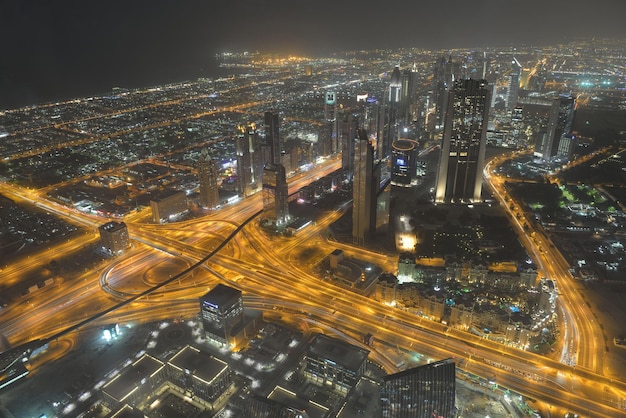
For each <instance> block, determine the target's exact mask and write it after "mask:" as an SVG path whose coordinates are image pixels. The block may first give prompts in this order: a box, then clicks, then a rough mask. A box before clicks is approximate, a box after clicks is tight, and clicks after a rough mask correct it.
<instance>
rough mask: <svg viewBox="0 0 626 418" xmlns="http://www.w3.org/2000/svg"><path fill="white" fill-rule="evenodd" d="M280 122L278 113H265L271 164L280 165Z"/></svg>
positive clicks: (266, 140) (266, 135)
mask: <svg viewBox="0 0 626 418" xmlns="http://www.w3.org/2000/svg"><path fill="white" fill-rule="evenodd" d="M279 127H280V121H279V118H278V113H277V112H274V111H269V112H265V142H266V143H267V145H269V146H270V161H265V164H267V163H268V162H269V163H271V164H280V134H279Z"/></svg>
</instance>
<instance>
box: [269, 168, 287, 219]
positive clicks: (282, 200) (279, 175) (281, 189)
mask: <svg viewBox="0 0 626 418" xmlns="http://www.w3.org/2000/svg"><path fill="white" fill-rule="evenodd" d="M288 198H289V186H288V184H287V175H286V173H285V167H284V166H283V165H282V164H268V165H266V166H265V168H264V169H263V209H264V210H267V211H271V210H274V211H275V212H274V213H275V218H274V220H275V223H276V225H284V224H286V223H287V222H288V221H289V200H288Z"/></svg>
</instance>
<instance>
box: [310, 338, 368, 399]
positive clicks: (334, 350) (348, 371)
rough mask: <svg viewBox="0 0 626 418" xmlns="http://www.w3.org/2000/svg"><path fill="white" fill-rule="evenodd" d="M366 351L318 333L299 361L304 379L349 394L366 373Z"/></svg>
mask: <svg viewBox="0 0 626 418" xmlns="http://www.w3.org/2000/svg"><path fill="white" fill-rule="evenodd" d="M368 354H369V351H368V350H365V349H362V348H360V347H357V346H355V345H352V344H348V343H346V342H344V341H342V340H339V339H336V338H332V337H329V336H326V335H324V334H318V335H316V336H315V338H314V339H313V341H312V342H311V345H310V346H309V347H308V348H307V350H306V353H305V355H304V357H303V359H302V361H301V362H300V370H301V373H302V375H303V377H305V378H306V379H307V380H309V381H311V382H312V383H313V384H315V385H317V386H322V387H324V388H329V389H332V390H333V391H335V392H338V393H340V394H342V395H344V396H345V395H346V394H347V393H349V392H350V391H351V390H352V389H353V388H354V386H356V384H357V382H358V381H359V379H360V378H361V377H362V376H363V375H364V374H365V372H366V370H367V356H368Z"/></svg>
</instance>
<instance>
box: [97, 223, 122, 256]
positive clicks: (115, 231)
mask: <svg viewBox="0 0 626 418" xmlns="http://www.w3.org/2000/svg"><path fill="white" fill-rule="evenodd" d="M98 231H100V243H101V244H102V247H103V248H104V249H105V250H106V251H108V252H109V253H111V254H120V253H122V252H123V251H124V250H126V249H127V248H128V247H129V246H130V240H129V238H128V227H127V226H126V224H125V223H124V222H119V223H118V222H107V223H105V224H104V225H100V227H98Z"/></svg>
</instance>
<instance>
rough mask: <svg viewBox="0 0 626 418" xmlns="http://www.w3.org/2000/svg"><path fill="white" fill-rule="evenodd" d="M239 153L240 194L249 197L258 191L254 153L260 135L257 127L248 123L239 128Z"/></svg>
mask: <svg viewBox="0 0 626 418" xmlns="http://www.w3.org/2000/svg"><path fill="white" fill-rule="evenodd" d="M237 129H238V135H237V139H236V141H237V143H236V144H235V145H236V152H237V175H238V176H239V192H240V193H241V194H242V195H243V196H249V195H251V194H253V193H254V192H256V191H257V187H258V184H257V178H256V177H257V174H259V173H256V172H255V167H254V161H255V156H254V152H255V150H256V148H257V142H258V134H257V131H256V125H255V124H254V123H248V124H247V125H239V126H238V128H237Z"/></svg>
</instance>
